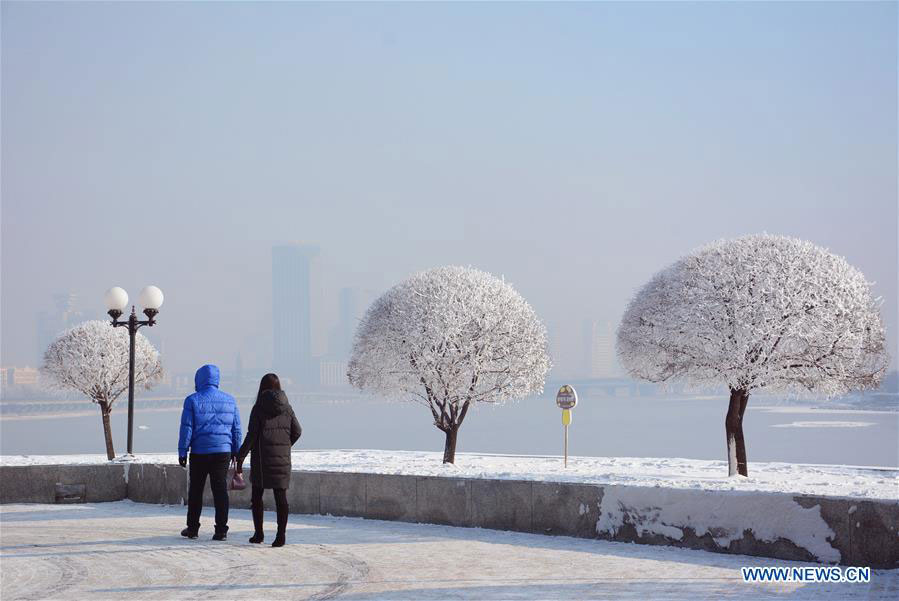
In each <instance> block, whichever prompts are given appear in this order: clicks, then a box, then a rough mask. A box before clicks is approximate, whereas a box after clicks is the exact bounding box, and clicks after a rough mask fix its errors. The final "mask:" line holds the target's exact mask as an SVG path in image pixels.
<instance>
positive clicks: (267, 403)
mask: <svg viewBox="0 0 899 601" xmlns="http://www.w3.org/2000/svg"><path fill="white" fill-rule="evenodd" d="M256 404H257V405H259V409H260V411H262V413H263V414H264V415H265V416H266V417H275V416H276V415H281V414H282V413H286V412H287V409H288V407H290V403H289V402H288V401H287V395H286V394H284V391H283V390H266V391H265V392H263V393H262V394H261V395H259V400H257V401H256Z"/></svg>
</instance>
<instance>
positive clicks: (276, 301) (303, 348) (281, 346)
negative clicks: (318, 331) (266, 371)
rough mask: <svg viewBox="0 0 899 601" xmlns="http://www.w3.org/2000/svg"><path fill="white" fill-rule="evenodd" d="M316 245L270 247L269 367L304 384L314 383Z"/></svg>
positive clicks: (295, 381)
mask: <svg viewBox="0 0 899 601" xmlns="http://www.w3.org/2000/svg"><path fill="white" fill-rule="evenodd" d="M316 254H318V248H316V247H314V246H309V245H304V244H282V245H277V246H273V247H272V328H273V339H274V345H273V349H272V351H273V352H272V367H273V368H274V370H275V373H277V374H278V375H279V376H287V377H288V378H290V379H291V380H292V381H293V382H294V384H299V385H301V386H303V387H305V388H309V387H310V385H312V386H314V385H317V382H313V381H312V380H313V378H314V379H316V380H317V379H318V378H317V377H316V376H317V375H318V374H317V371H318V370H316V369H314V368H313V367H314V366H313V361H312V342H311V330H312V315H311V312H312V309H311V305H312V298H311V297H312V295H311V267H312V259H313V258H314V257H315V256H316Z"/></svg>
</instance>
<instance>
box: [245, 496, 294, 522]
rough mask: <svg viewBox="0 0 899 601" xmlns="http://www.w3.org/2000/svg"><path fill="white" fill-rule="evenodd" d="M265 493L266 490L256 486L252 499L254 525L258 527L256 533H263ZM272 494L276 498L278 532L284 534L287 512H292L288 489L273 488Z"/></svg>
mask: <svg viewBox="0 0 899 601" xmlns="http://www.w3.org/2000/svg"><path fill="white" fill-rule="evenodd" d="M263 492H265V489H264V488H262V487H261V486H254V487H253V496H252V498H251V499H250V503H251V505H250V507H251V508H252V510H253V525H254V526H255V527H256V532H262V512H263V511H265V507H264V505H263V502H262V493H263ZM272 494H273V495H274V497H275V510H276V511H277V512H278V531H279V532H283V531H284V528H285V527H286V526H287V512H288V511H289V510H290V508H289V506H288V505H287V489H286V488H273V489H272Z"/></svg>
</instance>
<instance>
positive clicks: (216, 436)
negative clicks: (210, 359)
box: [178, 365, 240, 457]
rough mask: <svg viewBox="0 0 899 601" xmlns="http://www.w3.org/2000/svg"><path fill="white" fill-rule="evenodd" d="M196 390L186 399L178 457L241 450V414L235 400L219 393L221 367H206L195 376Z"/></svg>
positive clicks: (182, 412)
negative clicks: (189, 453)
mask: <svg viewBox="0 0 899 601" xmlns="http://www.w3.org/2000/svg"><path fill="white" fill-rule="evenodd" d="M194 384H195V385H196V388H197V391H196V392H195V393H193V394H192V395H190V396H189V397H187V398H186V399H184V409H183V410H182V411H181V434H180V436H179V437H178V456H179V457H185V456H186V455H187V452H188V450H190V452H191V453H231V454H233V455H236V454H237V451H238V450H240V411H239V410H238V409H237V403H236V402H235V401H234V397H232V396H231V395H230V394H228V393H226V392H222V391H221V390H219V368H218V367H216V366H215V365H204V366H203V367H201V368H200V369H198V370H197V375H195V376H194Z"/></svg>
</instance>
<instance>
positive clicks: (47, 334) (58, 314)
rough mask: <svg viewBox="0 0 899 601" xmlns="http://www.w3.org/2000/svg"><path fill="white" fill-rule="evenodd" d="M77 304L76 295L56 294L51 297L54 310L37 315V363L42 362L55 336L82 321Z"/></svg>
mask: <svg viewBox="0 0 899 601" xmlns="http://www.w3.org/2000/svg"><path fill="white" fill-rule="evenodd" d="M77 302H78V295H76V294H74V293H71V292H69V293H57V294H54V295H53V304H54V305H55V308H54V310H52V311H41V312H40V313H38V314H37V360H38V363H40V362H41V361H43V358H44V352H45V351H46V350H47V347H48V346H50V344H51V343H52V342H53V341H54V340H56V337H57V336H59V335H60V334H61V333H62V332H63V331H65V330H67V329H68V328H71V327H74V326H76V325H78V324H79V323H80V322H81V321H82V320H83V318H84V316H83V315H82V313H81V312H80V311H78V310H76V309H75V305H76V304H77Z"/></svg>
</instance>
